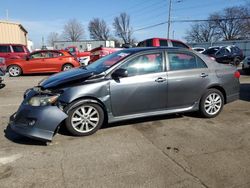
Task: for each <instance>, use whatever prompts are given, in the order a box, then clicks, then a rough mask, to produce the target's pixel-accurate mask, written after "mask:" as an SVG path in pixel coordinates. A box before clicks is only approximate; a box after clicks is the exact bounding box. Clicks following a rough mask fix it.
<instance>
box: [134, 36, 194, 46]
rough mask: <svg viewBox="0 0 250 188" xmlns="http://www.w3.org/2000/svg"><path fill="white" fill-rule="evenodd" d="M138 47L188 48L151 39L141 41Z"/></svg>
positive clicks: (163, 40)
mask: <svg viewBox="0 0 250 188" xmlns="http://www.w3.org/2000/svg"><path fill="white" fill-rule="evenodd" d="M137 46H138V47H151V46H169V47H179V48H190V47H189V46H188V45H186V44H185V43H183V42H181V41H178V40H173V39H165V38H151V39H146V40H144V41H141V42H139V43H138V45H137Z"/></svg>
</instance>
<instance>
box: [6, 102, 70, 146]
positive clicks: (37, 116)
mask: <svg viewBox="0 0 250 188" xmlns="http://www.w3.org/2000/svg"><path fill="white" fill-rule="evenodd" d="M67 117H68V115H67V114H65V113H64V112H63V111H62V110H60V109H59V108H58V107H57V106H30V105H27V104H25V103H22V104H21V106H20V107H19V109H18V111H17V112H16V113H15V114H13V115H12V116H11V117H10V123H9V124H10V127H11V129H12V130H13V131H15V132H16V133H18V134H21V135H23V136H27V137H30V138H33V139H37V140H42V141H51V140H52V138H53V136H54V133H55V131H56V130H57V127H58V126H59V124H60V123H61V122H62V121H63V120H65V119H66V118H67Z"/></svg>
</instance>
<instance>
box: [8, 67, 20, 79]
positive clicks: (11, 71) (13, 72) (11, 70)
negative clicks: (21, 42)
mask: <svg viewBox="0 0 250 188" xmlns="http://www.w3.org/2000/svg"><path fill="white" fill-rule="evenodd" d="M8 72H9V75H10V76H12V77H17V76H20V75H21V74H22V69H21V67H19V66H18V65H10V66H9V67H8Z"/></svg>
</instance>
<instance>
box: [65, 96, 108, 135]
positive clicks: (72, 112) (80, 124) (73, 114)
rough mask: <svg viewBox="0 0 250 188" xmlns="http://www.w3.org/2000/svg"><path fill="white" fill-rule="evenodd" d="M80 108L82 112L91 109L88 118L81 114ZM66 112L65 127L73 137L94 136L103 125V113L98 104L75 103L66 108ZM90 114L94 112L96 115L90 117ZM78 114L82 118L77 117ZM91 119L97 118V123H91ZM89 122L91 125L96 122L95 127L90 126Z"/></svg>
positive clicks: (87, 102)
mask: <svg viewBox="0 0 250 188" xmlns="http://www.w3.org/2000/svg"><path fill="white" fill-rule="evenodd" d="M81 108H83V109H84V111H85V110H86V109H87V110H89V109H91V108H92V111H90V112H89V116H87V115H86V116H85V115H84V113H81V112H83V111H82V110H81ZM66 111H68V118H67V119H66V122H65V125H66V128H67V130H68V131H69V132H70V133H71V134H72V135H74V136H88V135H91V134H94V133H95V132H96V131H97V130H98V129H100V128H101V126H102V125H103V123H104V111H103V109H102V108H101V106H100V105H99V104H98V103H93V102H89V101H77V102H74V103H72V104H70V105H69V106H68V107H67V109H66ZM87 112H88V111H87ZM91 112H92V113H94V112H96V113H97V114H94V115H92V116H91ZM79 113H80V114H81V115H82V116H80V115H78V114H79ZM86 114H87V113H86ZM83 116H84V117H83ZM91 117H92V120H93V119H97V118H98V121H97V122H96V121H92V120H91ZM73 119H75V120H73ZM80 119H81V120H80ZM90 121H91V122H92V123H93V124H94V123H95V122H96V125H95V126H93V125H91V124H90ZM74 124H75V125H74ZM76 125H77V126H76ZM87 127H88V128H89V131H88V130H87ZM81 128H82V130H81Z"/></svg>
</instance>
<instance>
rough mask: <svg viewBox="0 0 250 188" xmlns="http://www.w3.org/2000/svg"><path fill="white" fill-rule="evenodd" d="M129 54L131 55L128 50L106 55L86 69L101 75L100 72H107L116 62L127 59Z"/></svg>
mask: <svg viewBox="0 0 250 188" xmlns="http://www.w3.org/2000/svg"><path fill="white" fill-rule="evenodd" d="M130 54H131V51H129V50H121V51H117V52H114V53H112V54H110V55H107V56H105V57H103V58H101V59H98V60H97V61H95V62H93V63H92V64H90V65H88V66H87V67H86V68H87V69H92V70H94V71H95V72H96V73H97V74H99V73H102V72H104V71H106V70H108V69H109V68H110V67H112V66H113V65H115V64H116V63H117V62H119V61H120V60H122V59H124V58H125V57H127V56H128V55H130Z"/></svg>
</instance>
